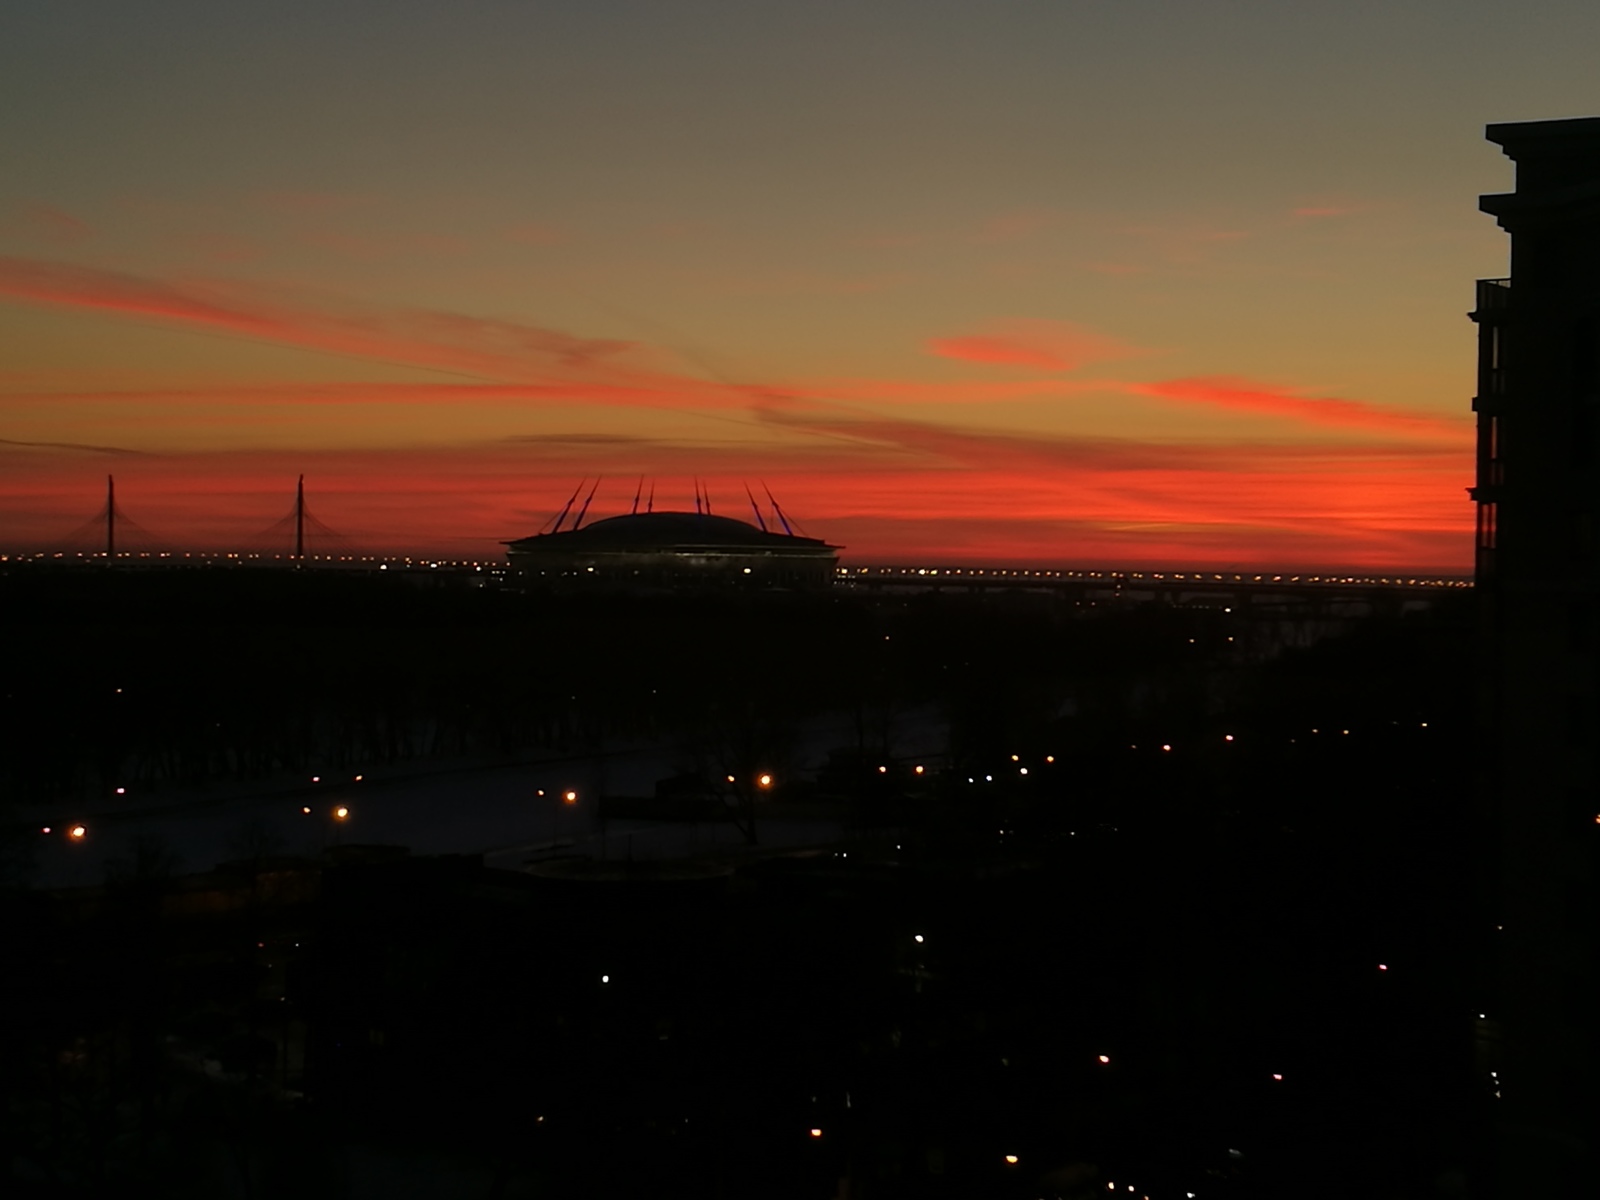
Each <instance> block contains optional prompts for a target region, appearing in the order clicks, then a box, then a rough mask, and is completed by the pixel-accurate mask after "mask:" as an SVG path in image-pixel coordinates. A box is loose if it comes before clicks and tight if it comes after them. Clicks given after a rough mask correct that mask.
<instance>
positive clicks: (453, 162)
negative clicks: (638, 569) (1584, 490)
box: [0, 0, 1600, 571]
mask: <svg viewBox="0 0 1600 1200" xmlns="http://www.w3.org/2000/svg"><path fill="white" fill-rule="evenodd" d="M667 7H668V8H672V9H673V10H674V13H675V16H674V18H673V19H667V18H665V17H663V16H662V13H661V9H660V7H652V6H648V5H644V4H640V3H628V2H622V0H618V2H617V3H613V4H608V5H598V6H596V7H595V10H594V11H591V12H587V13H584V14H578V13H576V11H575V10H574V9H572V8H570V7H562V6H546V5H537V4H533V5H528V6H521V7H519V6H504V7H501V6H466V7H464V8H456V7H451V8H450V10H449V12H450V15H449V16H446V9H445V6H440V8H439V9H438V11H437V12H434V11H432V10H430V9H428V8H427V6H419V7H418V8H417V9H416V10H415V11H412V10H409V9H408V10H407V11H406V13H404V14H403V15H402V14H398V13H397V12H396V10H395V9H394V8H393V7H392V6H366V5H361V4H356V5H352V6H351V11H352V12H355V11H359V12H360V14H361V19H359V20H358V19H355V18H354V17H352V16H350V15H349V14H348V13H345V14H344V15H339V14H330V13H327V12H325V11H324V10H323V9H322V8H321V7H320V6H314V5H309V4H308V5H301V4H299V3H287V4H285V5H284V6H283V7H282V9H281V10H279V18H280V19H278V20H276V21H275V23H273V24H272V25H271V26H270V27H268V26H265V25H262V24H261V23H260V22H259V21H258V20H257V19H256V18H255V17H253V16H252V13H256V12H259V10H256V9H254V8H253V6H244V5H233V4H210V5H198V4H195V5H189V4H181V3H180V4H174V5H172V6H171V8H170V10H164V11H168V13H169V17H170V18H171V19H169V20H168V21H166V22H165V23H162V24H159V25H152V24H151V23H150V22H149V21H148V20H147V19H145V18H143V17H141V16H140V15H139V14H136V13H130V12H129V11H128V6H120V5H111V4H85V5H83V6H73V7H72V13H70V14H68V13H65V12H63V10H62V9H61V8H59V7H57V6H39V7H37V8H36V9H32V10H28V12H27V13H26V15H25V17H24V18H23V19H22V20H20V21H18V22H17V29H16V30H15V33H16V35H17V36H14V37H10V38H8V39H7V43H6V45H7V46H9V49H7V48H5V47H0V145H5V146H7V147H8V162H9V164H10V165H9V166H8V170H7V172H6V173H5V175H4V176H3V177H0V333H3V337H0V464H3V467H4V470H3V471H0V522H3V524H0V549H22V548H27V547H30V546H55V545H61V544H62V543H63V541H64V540H65V539H68V537H69V535H71V534H72V532H73V531H74V530H76V529H78V528H79V527H80V526H82V525H83V523H84V522H85V521H86V520H88V519H89V518H90V517H91V516H92V515H93V513H94V512H95V510H96V509H97V508H98V507H99V505H100V503H101V499H102V495H103V488H104V477H105V476H106V474H107V473H115V475H116V477H117V480H118V496H119V501H120V503H121V505H122V507H123V509H124V510H125V511H126V512H127V513H128V515H129V516H130V517H131V518H133V519H134V520H135V521H137V522H138V523H139V524H140V525H141V526H142V527H143V528H145V529H146V530H148V531H149V533H150V536H151V537H152V538H153V539H154V543H153V544H161V545H164V546H174V547H185V548H202V547H206V548H213V547H222V548H260V547H261V546H262V543H261V541H260V535H261V533H262V531H263V530H265V529H266V528H267V527H268V526H270V525H272V524H273V522H275V521H276V520H277V519H278V518H279V517H281V516H282V515H283V514H284V513H285V512H287V511H288V508H289V506H290V503H291V500H292V495H293V487H294V480H295V477H296V476H297V475H299V474H302V473H303V474H305V475H306V477H307V489H308V495H309V497H310V504H311V507H312V510H313V511H314V512H315V513H316V514H317V515H318V517H319V518H320V519H321V520H322V521H324V522H326V523H327V524H328V525H329V526H331V527H333V528H335V529H337V530H339V531H340V532H341V533H342V534H344V536H345V537H346V538H347V539H348V544H349V545H350V546H352V547H356V548H362V549H372V550H400V551H414V552H419V553H422V552H428V553H456V554H479V553H488V552H492V551H494V550H495V548H496V545H497V543H498V542H499V541H500V540H503V539H507V538H512V537H517V536H522V535H525V534H527V533H530V532H532V531H533V530H535V529H537V528H538V527H539V526H540V525H542V524H543V523H544V521H545V520H546V519H547V518H548V517H549V516H550V514H551V513H552V512H553V511H555V510H556V509H558V508H559V507H560V505H561V504H562V503H563V502H564V500H565V499H566V497H567V496H568V495H569V494H570V493H571V491H572V489H573V487H574V486H575V485H576V484H577V482H578V480H579V479H581V478H586V477H587V478H590V479H593V478H594V477H596V476H604V477H605V482H603V483H602V484H601V486H600V491H599V493H598V495H597V498H596V500H595V503H594V508H593V509H592V510H591V519H593V517H594V516H596V515H606V514H609V513H613V512H617V511H625V510H626V508H627V506H628V505H629V503H630V502H631V500H632V496H633V492H634V488H635V485H636V483H637V481H638V479H639V477H640V476H641V475H642V476H645V477H646V478H647V479H652V480H654V481H655V487H656V495H657V501H656V503H657V507H658V508H660V507H691V506H692V503H693V482H692V481H693V480H694V479H695V478H697V477H698V478H700V479H703V480H705V481H707V486H708V488H709V491H710V494H711V497H712V500H713V503H714V504H715V505H716V507H717V511H719V512H726V513H729V514H731V515H748V504H747V502H746V501H745V499H744V491H743V488H744V485H745V484H746V483H748V484H749V485H750V486H751V487H752V488H753V489H754V490H755V492H756V494H757V495H760V485H761V483H762V482H765V484H766V485H767V486H768V487H770V488H771V489H772V491H773V492H774V493H775V494H776V495H777V496H778V498H779V500H780V501H781V502H782V503H783V505H784V508H785V510H786V511H789V512H792V513H793V514H795V515H796V516H797V517H798V518H799V520H800V521H801V522H802V523H803V524H804V526H805V528H806V529H807V530H808V531H809V532H811V533H812V534H815V535H818V536H822V537H826V538H828V539H829V540H831V541H834V542H837V543H842V544H844V545H845V546H846V547H847V548H848V549H847V552H846V560H847V561H864V562H870V561H907V562H909V561H918V562H922V561H926V562H928V563H930V564H931V563H936V562H944V563H955V562H974V563H976V562H980V561H1005V562H1013V563H1016V564H1019V565H1021V564H1049V565H1099V564H1107V565H1111V564H1130V565H1145V566H1155V567H1160V566H1171V567H1174V568H1178V569H1181V568H1183V567H1186V566H1187V567H1198V566H1275V567H1284V568H1297V569H1337V568H1347V567H1348V568H1365V567H1371V568H1385V569H1395V570H1407V569H1418V570H1423V569H1434V570H1455V571H1465V570H1467V569H1469V564H1470V525H1471V516H1472V514H1471V508H1470V505H1469V504H1468V503H1467V502H1466V496H1465V491H1464V489H1465V487H1466V486H1467V484H1468V483H1469V482H1470V456H1471V427H1470V422H1469V413H1468V400H1469V398H1470V395H1471V392H1472V387H1473V378H1472V374H1473V366H1472V364H1473V348H1472V347H1473V333H1472V326H1471V324H1470V323H1469V322H1468V321H1466V320H1465V318H1464V315H1463V314H1464V312H1465V310H1466V309H1467V308H1468V307H1470V300H1471V291H1472V280H1473V278H1474V277H1477V276H1483V275H1496V274H1500V273H1503V270H1504V261H1505V257H1504V256H1505V247H1504V244H1503V240H1502V238H1501V236H1500V235H1499V234H1498V233H1497V232H1496V231H1495V229H1494V226H1493V223H1492V221H1490V220H1489V219H1488V218H1486V217H1483V216H1480V215H1479V214H1477V213H1476V211H1475V207H1476V196H1477V194H1478V193H1479V192H1487V191H1496V190H1503V189H1504V188H1506V187H1507V186H1509V179H1508V171H1507V168H1505V167H1504V166H1503V165H1502V164H1501V161H1500V160H1499V156H1498V154H1497V153H1496V151H1495V149H1494V148H1493V147H1491V146H1489V145H1487V144H1486V143H1482V142H1481V127H1482V125H1483V123H1485V122H1486V121H1489V120H1507V119H1521V118H1535V117H1550V116H1564V115H1578V114H1579V113H1581V112H1583V111H1585V110H1584V104H1585V102H1586V97H1585V94H1584V92H1585V89H1587V88H1589V87H1590V83H1591V82H1592V81H1591V79H1590V75H1591V72H1590V68H1589V66H1588V63H1587V58H1586V55H1585V54H1583V53H1580V52H1578V51H1577V50H1575V49H1573V47H1575V46H1581V45H1592V44H1594V37H1593V35H1597V34H1600V17H1597V16H1596V15H1595V14H1594V13H1593V12H1592V11H1591V10H1590V9H1589V8H1588V7H1587V6H1580V5H1568V4H1552V5H1549V6H1547V11H1546V12H1545V16H1544V19H1543V23H1542V24H1541V23H1540V21H1533V22H1531V24H1530V23H1529V22H1528V21H1524V22H1523V23H1522V24H1520V25H1517V24H1514V23H1512V22H1511V21H1510V19H1509V17H1504V16H1502V15H1499V14H1498V12H1497V10H1496V9H1495V8H1492V7H1491V6H1489V5H1487V4H1478V3H1476V2H1473V3H1465V4H1455V5H1450V6H1445V5H1442V4H1440V5H1433V4H1417V5H1410V6H1394V5H1387V6H1379V5H1365V4H1356V5H1353V6H1345V7H1342V8H1341V10H1340V13H1339V14H1334V13H1332V12H1331V11H1330V12H1329V13H1328V14H1325V15H1324V16H1309V17H1308V16H1306V15H1305V14H1301V15H1300V17H1298V18H1297V20H1296V21H1294V22H1291V21H1288V20H1287V19H1286V18H1285V17H1284V16H1283V15H1282V13H1283V8H1284V6H1281V5H1277V6H1274V5H1267V4H1265V3H1260V4H1254V3H1237V4H1221V5H1219V6H1216V7H1215V8H1208V9H1207V12H1208V14H1209V16H1207V17H1205V18H1201V17H1199V16H1197V15H1196V14H1195V11H1194V9H1195V7H1196V6H1191V5H1178V4H1175V3H1174V4H1163V3H1152V4H1147V5H1144V6H1139V5H1126V6H1109V7H1108V6H1105V5H1101V4H1089V3H1064V4H1061V5H1058V6H1053V7H1052V6H1039V5H1029V4H1022V3H1010V2H1009V0H997V3H996V4H995V5H993V6H963V5H958V4H944V3H928V4H918V5H912V4H909V3H901V2H900V0H885V2H884V3H883V4H882V5H881V6H872V9H873V11H871V12H863V11H861V10H860V9H859V7H858V6H838V7H834V6H828V5H822V6H819V7H818V8H817V9H816V10H815V11H813V12H809V14H808V13H807V12H804V11H802V8H801V6H797V7H796V9H795V10H793V11H787V12H784V13H783V14H782V15H781V16H780V15H777V14H776V12H775V10H774V11H766V12H765V13H764V15H763V14H757V13H753V12H752V11H751V6H738V5H731V4H719V3H714V2H709V0H708V2H707V3H694V4H686V5H683V6H681V7H679V6H667ZM757 7H759V6H757ZM1447 9H1448V11H1449V12H1450V13H1451V14H1453V20H1454V22H1455V23H1452V24H1448V25H1447V26H1446V25H1440V24H1438V23H1437V22H1436V21H1434V20H1433V19H1432V17H1433V16H1434V15H1440V16H1442V14H1444V13H1445V12H1446V10H1447ZM1534 9H1535V10H1536V11H1542V10H1539V6H1538V5H1535V6H1534ZM1147 10H1148V11H1147ZM180 13H181V14H182V19H178V16H177V15H176V14H180ZM1154 13H1159V14H1160V19H1159V20H1156V19H1154V18H1153V16H1152V14H1154ZM86 14H88V15H86ZM90 16H92V17H93V18H94V19H90ZM1091 16H1092V17H1093V20H1090V19H1089V18H1090V17H1091ZM897 19H898V20H897ZM1463 22H1464V24H1463ZM1479 70H1492V71H1493V72H1494V73H1495V79H1496V86H1495V88H1494V89H1492V90H1491V92H1490V93H1489V94H1488V95H1485V94H1483V89H1475V88H1471V87H1468V86H1466V84H1465V82H1464V78H1465V79H1470V78H1473V77H1474V76H1473V74H1472V73H1473V72H1475V71H1479ZM1587 103H1588V104H1589V107H1591V108H1592V105H1593V100H1592V95H1590V96H1588V97H1587ZM647 486H648V485H647Z"/></svg>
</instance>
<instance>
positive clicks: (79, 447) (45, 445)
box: [0, 438, 144, 456]
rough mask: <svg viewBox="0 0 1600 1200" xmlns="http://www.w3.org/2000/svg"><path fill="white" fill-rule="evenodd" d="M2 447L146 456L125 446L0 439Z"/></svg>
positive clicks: (142, 452)
mask: <svg viewBox="0 0 1600 1200" xmlns="http://www.w3.org/2000/svg"><path fill="white" fill-rule="evenodd" d="M0 446H16V447H19V448H22V449H27V450H71V451H76V452H78V453H82V454H137V455H141V456H142V455H143V454H144V451H142V450H129V449H127V448H125V447H123V446H90V445H86V444H84V443H83V442H23V441H18V440H17V439H16V438H0Z"/></svg>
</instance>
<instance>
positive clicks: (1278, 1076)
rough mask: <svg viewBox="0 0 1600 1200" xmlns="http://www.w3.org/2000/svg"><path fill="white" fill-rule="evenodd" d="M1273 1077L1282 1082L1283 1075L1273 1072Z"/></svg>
mask: <svg viewBox="0 0 1600 1200" xmlns="http://www.w3.org/2000/svg"><path fill="white" fill-rule="evenodd" d="M1273 1078H1274V1079H1276V1080H1277V1081H1278V1082H1280V1083H1282V1082H1283V1076H1282V1075H1276V1074H1275V1075H1273Z"/></svg>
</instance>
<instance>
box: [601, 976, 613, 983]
mask: <svg viewBox="0 0 1600 1200" xmlns="http://www.w3.org/2000/svg"><path fill="white" fill-rule="evenodd" d="M600 982H601V983H610V982H611V976H609V975H602V976H600Z"/></svg>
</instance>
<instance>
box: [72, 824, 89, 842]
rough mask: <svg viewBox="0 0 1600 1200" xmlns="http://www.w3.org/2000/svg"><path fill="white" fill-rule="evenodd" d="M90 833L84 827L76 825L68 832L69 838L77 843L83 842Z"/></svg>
mask: <svg viewBox="0 0 1600 1200" xmlns="http://www.w3.org/2000/svg"><path fill="white" fill-rule="evenodd" d="M88 832H89V831H88V830H87V829H85V828H84V827H83V826H82V825H74V826H73V827H72V828H71V829H69V830H67V836H68V837H70V838H71V839H72V840H73V841H75V842H81V841H83V839H84V836H85V835H86V834H87V833H88Z"/></svg>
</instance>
